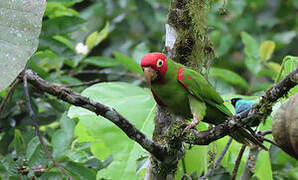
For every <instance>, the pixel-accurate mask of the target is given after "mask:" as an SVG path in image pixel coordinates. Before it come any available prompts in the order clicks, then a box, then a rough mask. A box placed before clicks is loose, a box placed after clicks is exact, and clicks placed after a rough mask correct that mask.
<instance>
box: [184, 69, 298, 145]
mask: <svg viewBox="0 0 298 180" xmlns="http://www.w3.org/2000/svg"><path fill="white" fill-rule="evenodd" d="M297 82H298V68H296V69H295V70H293V71H292V72H291V73H290V74H288V75H287V76H286V77H285V78H284V79H283V80H282V81H280V82H279V83H277V84H275V85H274V86H272V87H271V88H270V89H268V90H267V91H266V92H265V94H264V95H263V96H262V97H261V100H260V102H259V103H257V104H256V105H255V106H254V107H253V108H251V109H250V110H247V111H244V112H242V113H241V114H237V115H235V116H233V118H232V119H231V120H227V121H225V122H223V123H221V124H219V125H217V126H215V127H214V128H211V129H210V130H207V131H201V132H196V131H192V132H191V133H190V134H188V135H186V136H185V137H184V141H185V142H187V143H190V144H197V145H207V144H210V143H211V142H213V141H215V140H217V139H220V138H222V137H224V136H226V135H227V134H230V133H231V132H233V131H235V129H237V128H239V127H243V126H244V125H246V124H247V123H248V122H250V121H258V120H264V119H266V118H267V116H268V115H270V113H271V111H272V106H273V105H274V103H275V102H276V101H277V100H278V99H279V98H281V97H283V96H285V95H287V93H288V92H289V90H290V89H291V88H293V87H294V86H296V85H297Z"/></svg>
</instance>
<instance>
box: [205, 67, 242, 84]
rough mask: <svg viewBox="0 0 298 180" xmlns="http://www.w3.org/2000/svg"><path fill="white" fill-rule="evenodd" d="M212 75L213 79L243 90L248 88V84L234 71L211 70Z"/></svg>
mask: <svg viewBox="0 0 298 180" xmlns="http://www.w3.org/2000/svg"><path fill="white" fill-rule="evenodd" d="M210 75H211V76H213V77H217V78H220V79H222V80H224V81H226V82H228V83H230V84H233V85H236V86H240V87H241V88H243V89H247V88H248V84H247V82H246V81H245V79H243V78H242V77H241V76H239V75H238V74H236V73H234V72H233V71H230V70H227V69H220V68H211V69H210Z"/></svg>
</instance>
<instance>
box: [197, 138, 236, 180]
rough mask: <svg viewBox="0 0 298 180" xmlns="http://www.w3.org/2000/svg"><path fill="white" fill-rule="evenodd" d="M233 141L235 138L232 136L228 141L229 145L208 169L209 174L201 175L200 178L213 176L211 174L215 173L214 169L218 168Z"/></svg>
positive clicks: (202, 179) (201, 179)
mask: <svg viewBox="0 0 298 180" xmlns="http://www.w3.org/2000/svg"><path fill="white" fill-rule="evenodd" d="M232 141H233V138H231V137H230V138H229V140H228V142H227V145H226V146H225V148H224V149H223V151H222V152H221V153H220V155H219V157H218V159H217V160H216V162H215V164H214V166H213V167H211V168H210V169H209V170H208V172H207V174H206V175H205V176H203V177H201V178H200V180H204V179H207V178H208V177H209V176H211V174H212V173H213V171H214V169H216V168H217V167H218V166H219V164H220V162H221V160H222V158H223V157H224V156H225V154H226V152H227V151H228V149H229V147H230V145H231V143H232Z"/></svg>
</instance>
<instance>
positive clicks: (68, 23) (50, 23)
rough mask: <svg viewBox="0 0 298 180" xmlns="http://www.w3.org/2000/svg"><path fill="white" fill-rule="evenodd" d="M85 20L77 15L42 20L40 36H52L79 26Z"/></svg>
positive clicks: (73, 29)
mask: <svg viewBox="0 0 298 180" xmlns="http://www.w3.org/2000/svg"><path fill="white" fill-rule="evenodd" d="M84 22H85V20H84V19H82V18H80V17H77V16H60V17H56V18H52V19H49V20H47V21H45V22H43V26H42V32H41V36H45V37H47V36H54V35H60V34H66V33H69V32H73V31H76V30H78V29H79V28H81V25H82V23H84Z"/></svg>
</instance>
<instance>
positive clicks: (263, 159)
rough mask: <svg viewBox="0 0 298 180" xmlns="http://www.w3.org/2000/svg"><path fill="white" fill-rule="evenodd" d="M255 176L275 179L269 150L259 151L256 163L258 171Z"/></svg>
mask: <svg viewBox="0 0 298 180" xmlns="http://www.w3.org/2000/svg"><path fill="white" fill-rule="evenodd" d="M254 176H256V177H258V178H259V179H268V180H272V179H273V177H272V170H271V163H270V157H269V152H268V151H261V152H260V153H259V156H258V159H257V163H256V172H255V174H254Z"/></svg>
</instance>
